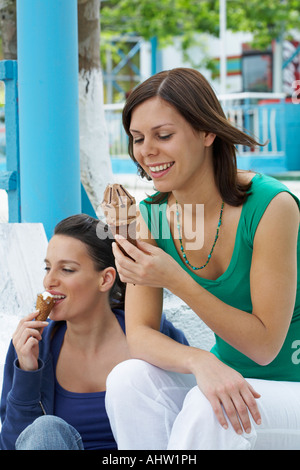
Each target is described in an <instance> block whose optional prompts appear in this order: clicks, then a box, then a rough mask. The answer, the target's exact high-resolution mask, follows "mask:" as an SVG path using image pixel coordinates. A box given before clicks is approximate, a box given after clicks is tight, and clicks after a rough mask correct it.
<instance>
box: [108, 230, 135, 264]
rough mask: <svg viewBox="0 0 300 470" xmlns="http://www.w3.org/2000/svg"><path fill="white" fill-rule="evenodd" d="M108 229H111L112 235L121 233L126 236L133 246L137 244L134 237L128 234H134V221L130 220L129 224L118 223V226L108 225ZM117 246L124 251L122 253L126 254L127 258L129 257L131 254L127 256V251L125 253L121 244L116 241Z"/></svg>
mask: <svg viewBox="0 0 300 470" xmlns="http://www.w3.org/2000/svg"><path fill="white" fill-rule="evenodd" d="M110 229H111V231H112V234H113V236H115V235H121V236H122V237H124V238H126V239H127V240H128V241H129V242H130V243H132V244H133V245H134V246H137V244H136V239H135V238H132V237H131V236H130V235H134V236H135V233H136V232H135V229H136V222H135V221H134V222H132V223H131V224H128V225H118V226H115V225H110ZM116 243H117V245H118V247H119V248H120V250H121V251H122V252H123V253H124V255H126V256H128V257H129V258H131V256H129V254H128V253H126V251H125V250H124V248H122V247H121V245H120V244H119V243H118V242H117V241H116Z"/></svg>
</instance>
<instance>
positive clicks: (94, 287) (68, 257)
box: [44, 235, 104, 321]
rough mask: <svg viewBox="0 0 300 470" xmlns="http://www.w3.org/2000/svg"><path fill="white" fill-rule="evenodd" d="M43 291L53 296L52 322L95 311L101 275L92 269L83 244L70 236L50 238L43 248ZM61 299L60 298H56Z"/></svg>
mask: <svg viewBox="0 0 300 470" xmlns="http://www.w3.org/2000/svg"><path fill="white" fill-rule="evenodd" d="M45 263H46V268H45V269H46V275H45V278H44V287H45V289H46V290H47V291H48V292H50V293H51V294H53V295H54V296H57V300H56V303H55V306H54V308H53V309H52V312H51V314H50V318H51V319H52V320H56V321H58V320H68V319H70V318H75V317H76V316H79V315H82V314H84V315H87V314H91V312H93V311H98V310H99V305H100V302H101V297H102V300H103V292H102V291H101V289H100V288H99V286H100V285H101V279H102V278H103V272H104V271H101V272H98V271H96V270H95V266H94V262H93V260H92V259H91V257H90V256H89V254H88V250H87V247H86V245H85V244H84V243H83V242H81V241H80V240H77V239H75V238H72V237H68V236H65V235H54V237H53V238H52V239H51V240H50V242H49V244H48V249H47V256H46V259H45ZM59 296H61V298H59Z"/></svg>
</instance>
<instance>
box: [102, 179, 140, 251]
mask: <svg viewBox="0 0 300 470" xmlns="http://www.w3.org/2000/svg"><path fill="white" fill-rule="evenodd" d="M101 207H102V210H103V213H104V216H105V219H106V222H107V224H108V225H109V227H110V229H111V232H112V234H113V236H115V235H116V234H118V235H122V236H123V237H124V238H126V239H127V240H128V241H129V242H130V243H132V244H133V245H135V246H136V202H135V198H134V197H133V196H131V195H130V194H129V193H128V191H126V190H125V188H124V187H123V186H122V185H121V184H109V185H108V186H107V187H106V189H105V192H104V196H103V202H102V204H101ZM118 246H119V247H120V248H121V246H120V245H119V244H118ZM121 250H122V251H123V253H124V254H125V255H126V256H129V255H128V254H127V253H126V252H125V251H124V250H123V249H122V248H121Z"/></svg>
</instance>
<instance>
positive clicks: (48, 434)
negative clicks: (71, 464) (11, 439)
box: [16, 415, 84, 450]
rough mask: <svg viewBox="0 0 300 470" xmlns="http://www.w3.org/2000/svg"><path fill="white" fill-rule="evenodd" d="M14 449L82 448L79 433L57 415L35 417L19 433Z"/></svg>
mask: <svg viewBox="0 0 300 470" xmlns="http://www.w3.org/2000/svg"><path fill="white" fill-rule="evenodd" d="M16 450H84V448H83V443H82V440H81V437H80V434H79V433H78V432H77V431H76V429H75V428H73V426H70V425H69V424H68V423H66V422H65V421H64V420H63V419H61V418H58V417H57V416H51V415H45V416H41V417H39V418H37V419H36V420H35V421H34V422H33V423H32V424H30V426H27V428H26V429H24V431H23V432H22V433H21V434H20V436H19V437H18V439H17V441H16Z"/></svg>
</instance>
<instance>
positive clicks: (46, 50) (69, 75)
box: [17, 0, 81, 238]
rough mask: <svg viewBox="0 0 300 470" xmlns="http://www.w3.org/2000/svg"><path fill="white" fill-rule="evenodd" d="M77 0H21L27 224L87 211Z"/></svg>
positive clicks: (48, 227)
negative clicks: (83, 183)
mask: <svg viewBox="0 0 300 470" xmlns="http://www.w3.org/2000/svg"><path fill="white" fill-rule="evenodd" d="M77 31H78V28H77V0H67V1H66V0H51V1H45V0H26V1H24V0H17V34H18V82H19V83H18V84H19V130H20V180H21V205H22V207H21V217H22V222H42V223H43V224H44V227H45V231H46V234H47V236H48V238H49V237H51V235H52V233H53V228H54V226H55V224H56V223H57V222H58V221H59V220H61V219H63V218H65V217H68V216H69V215H72V214H75V213H79V212H81V187H80V158H79V116H78V33H77Z"/></svg>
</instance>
